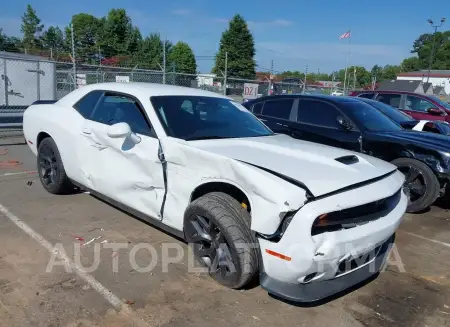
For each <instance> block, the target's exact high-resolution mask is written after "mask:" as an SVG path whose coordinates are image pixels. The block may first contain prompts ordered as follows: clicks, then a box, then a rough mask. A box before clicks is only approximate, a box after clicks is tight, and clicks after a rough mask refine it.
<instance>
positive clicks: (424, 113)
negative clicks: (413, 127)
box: [350, 91, 450, 123]
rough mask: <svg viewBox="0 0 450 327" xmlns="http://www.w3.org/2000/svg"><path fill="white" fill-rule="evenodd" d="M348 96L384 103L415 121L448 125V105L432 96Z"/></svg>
mask: <svg viewBox="0 0 450 327" xmlns="http://www.w3.org/2000/svg"><path fill="white" fill-rule="evenodd" d="M350 95H351V96H356V97H360V98H366V99H373V100H377V101H380V102H383V103H386V104H388V105H390V106H392V107H394V108H398V109H400V110H402V111H403V112H405V113H407V114H408V115H410V116H411V117H413V118H414V119H417V120H443V121H447V122H449V123H450V104H448V103H446V102H444V101H442V100H441V99H439V98H437V97H434V96H429V95H425V94H418V93H412V92H406V91H360V92H353V93H351V94H350Z"/></svg>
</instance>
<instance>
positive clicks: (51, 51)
mask: <svg viewBox="0 0 450 327" xmlns="http://www.w3.org/2000/svg"><path fill="white" fill-rule="evenodd" d="M50 59H51V60H53V48H50Z"/></svg>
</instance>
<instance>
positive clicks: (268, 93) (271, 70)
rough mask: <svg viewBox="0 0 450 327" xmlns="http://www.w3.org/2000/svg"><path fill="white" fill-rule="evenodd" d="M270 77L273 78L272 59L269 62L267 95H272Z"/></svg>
mask: <svg viewBox="0 0 450 327" xmlns="http://www.w3.org/2000/svg"><path fill="white" fill-rule="evenodd" d="M272 76H273V59H272V60H271V61H270V72H269V89H268V90H267V95H273V93H274V92H273V91H275V90H272Z"/></svg>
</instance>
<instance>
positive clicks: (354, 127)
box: [295, 99, 361, 132]
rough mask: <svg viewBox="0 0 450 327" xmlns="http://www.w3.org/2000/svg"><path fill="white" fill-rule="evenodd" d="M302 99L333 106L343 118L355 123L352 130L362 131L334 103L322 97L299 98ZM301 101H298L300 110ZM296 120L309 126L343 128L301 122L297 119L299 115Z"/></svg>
mask: <svg viewBox="0 0 450 327" xmlns="http://www.w3.org/2000/svg"><path fill="white" fill-rule="evenodd" d="M299 100H300V101H306V102H313V101H315V102H320V103H325V104H327V105H329V106H331V107H333V108H334V109H336V111H337V112H338V113H339V115H341V116H342V117H343V118H345V119H347V120H348V121H350V122H351V123H352V125H353V128H352V129H351V131H354V132H361V131H360V130H359V129H358V127H357V126H356V124H355V123H354V122H353V120H351V119H350V118H349V117H348V116H347V115H346V114H345V113H344V112H342V110H341V109H339V108H338V107H337V106H335V105H334V104H332V103H329V102H326V101H322V100H320V99H299ZM300 101H299V102H298V110H299V109H300ZM295 121H296V122H297V123H299V124H303V125H308V126H317V127H320V128H327V129H332V130H339V131H340V130H341V129H339V127H330V126H324V125H317V124H311V123H305V122H301V121H297V117H296V119H295Z"/></svg>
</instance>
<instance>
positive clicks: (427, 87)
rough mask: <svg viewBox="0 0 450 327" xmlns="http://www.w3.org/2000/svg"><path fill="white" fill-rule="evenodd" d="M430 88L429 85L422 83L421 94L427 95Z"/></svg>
mask: <svg viewBox="0 0 450 327" xmlns="http://www.w3.org/2000/svg"><path fill="white" fill-rule="evenodd" d="M430 86H432V84H431V83H423V92H424V93H427V91H428V89H429V88H430Z"/></svg>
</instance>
